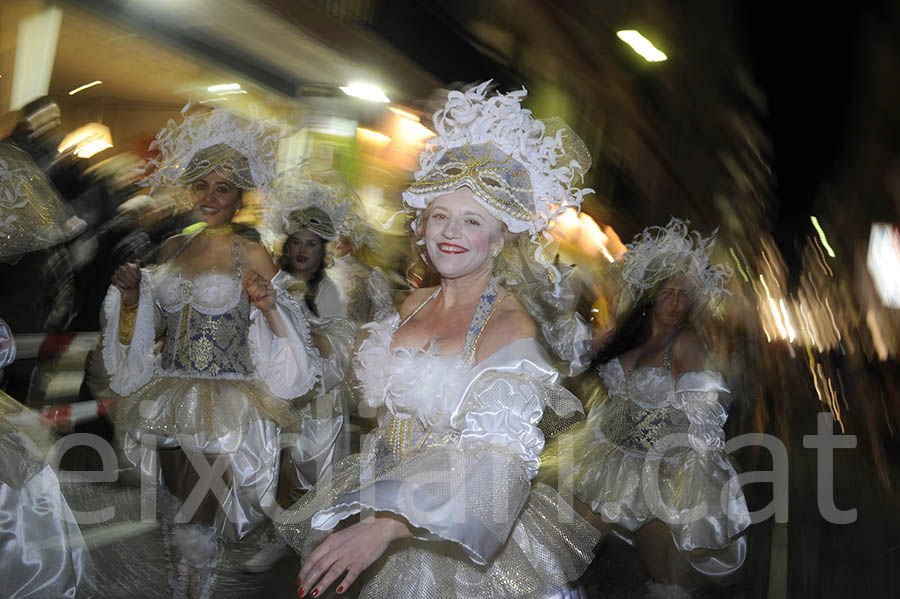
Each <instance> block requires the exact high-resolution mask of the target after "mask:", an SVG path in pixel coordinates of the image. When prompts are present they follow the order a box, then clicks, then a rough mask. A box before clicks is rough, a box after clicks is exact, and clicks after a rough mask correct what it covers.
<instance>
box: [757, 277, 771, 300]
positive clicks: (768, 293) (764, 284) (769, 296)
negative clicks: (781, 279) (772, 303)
mask: <svg viewBox="0 0 900 599" xmlns="http://www.w3.org/2000/svg"><path fill="white" fill-rule="evenodd" d="M759 280H760V281H762V284H763V287H764V288H765V290H766V297H768V298H769V299H771V298H772V294H771V293H770V292H769V286H768V285H766V278H765V277H764V276H762V274H760V275H759Z"/></svg>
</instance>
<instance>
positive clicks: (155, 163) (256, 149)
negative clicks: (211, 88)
mask: <svg viewBox="0 0 900 599" xmlns="http://www.w3.org/2000/svg"><path fill="white" fill-rule="evenodd" d="M181 114H182V116H183V117H184V120H183V121H182V122H181V123H176V122H175V121H173V120H169V122H168V123H166V125H165V126H164V127H163V128H162V129H160V131H159V133H158V134H157V135H156V140H155V141H154V142H153V143H152V144H151V145H150V149H151V150H154V149H156V150H158V151H159V155H158V156H157V157H156V158H153V159H151V160H150V162H149V165H148V167H149V168H150V169H151V172H150V174H149V175H148V176H147V177H145V178H144V180H143V184H144V185H148V186H152V187H168V186H176V185H179V184H183V183H187V182H190V181H191V180H193V179H196V178H199V177H202V176H203V175H205V174H207V173H209V172H210V171H216V172H217V173H218V174H219V175H221V176H222V177H224V178H225V179H226V180H228V182H229V183H231V184H232V185H235V186H236V187H240V188H241V189H254V188H258V187H261V186H264V185H265V184H266V183H268V182H269V180H270V179H272V177H274V176H275V165H276V163H277V160H278V140H279V139H280V138H281V137H282V136H283V135H284V133H285V131H284V129H283V127H281V125H280V124H279V123H277V122H276V121H264V120H261V119H258V118H255V117H254V118H251V119H245V118H243V117H240V116H238V115H236V114H234V113H232V112H229V111H228V110H226V109H224V108H220V107H216V108H213V109H211V110H205V109H201V107H198V106H196V105H195V104H193V103H190V102H189V103H188V104H187V105H186V106H185V107H184V108H182V110H181Z"/></svg>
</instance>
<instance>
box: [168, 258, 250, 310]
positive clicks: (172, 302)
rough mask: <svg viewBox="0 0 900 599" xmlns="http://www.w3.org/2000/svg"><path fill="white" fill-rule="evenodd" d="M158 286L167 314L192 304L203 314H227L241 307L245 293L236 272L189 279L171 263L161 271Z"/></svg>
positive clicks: (210, 273) (206, 273)
mask: <svg viewBox="0 0 900 599" xmlns="http://www.w3.org/2000/svg"><path fill="white" fill-rule="evenodd" d="M154 283H155V285H154V287H155V289H154V291H155V292H156V296H157V298H158V299H159V304H160V306H161V307H162V308H163V309H164V310H166V311H167V312H179V311H180V310H181V309H182V308H184V307H185V306H186V305H188V304H190V306H191V308H193V309H194V310H196V311H197V312H200V313H201V314H209V315H216V314H224V313H225V312H228V311H229V310H232V309H234V307H235V306H237V305H238V302H239V301H240V300H241V292H242V291H243V286H242V284H241V280H240V279H239V278H238V277H236V276H234V274H233V273H232V274H221V273H216V272H205V273H201V274H198V275H197V276H195V277H191V278H185V277H182V276H181V273H179V272H177V271H176V269H175V268H174V267H173V266H172V265H171V264H166V265H164V266H161V267H160V268H159V269H158V270H157V276H156V277H155V279H154Z"/></svg>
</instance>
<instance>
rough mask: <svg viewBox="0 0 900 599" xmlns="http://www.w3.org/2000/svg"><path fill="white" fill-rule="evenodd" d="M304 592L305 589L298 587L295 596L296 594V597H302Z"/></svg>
mask: <svg viewBox="0 0 900 599" xmlns="http://www.w3.org/2000/svg"><path fill="white" fill-rule="evenodd" d="M305 594H306V591H304V590H303V589H300V590H299V591H297V596H298V597H302V596H303V595H305Z"/></svg>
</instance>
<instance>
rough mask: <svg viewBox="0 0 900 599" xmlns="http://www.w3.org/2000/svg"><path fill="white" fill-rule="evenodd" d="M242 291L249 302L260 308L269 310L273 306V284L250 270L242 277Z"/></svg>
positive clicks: (265, 310)
mask: <svg viewBox="0 0 900 599" xmlns="http://www.w3.org/2000/svg"><path fill="white" fill-rule="evenodd" d="M244 291H246V292H247V297H249V298H250V303H251V304H253V305H254V306H256V307H257V308H259V309H260V310H262V311H263V312H268V311H270V310H271V309H272V308H273V307H275V286H274V285H272V283H271V282H269V281H268V280H266V279H265V278H264V277H262V276H260V275H259V274H257V273H255V272H252V271H251V272H250V273H249V276H247V277H246V278H245V279H244Z"/></svg>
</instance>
